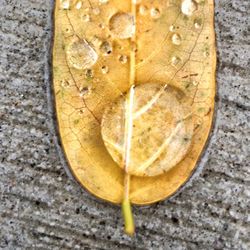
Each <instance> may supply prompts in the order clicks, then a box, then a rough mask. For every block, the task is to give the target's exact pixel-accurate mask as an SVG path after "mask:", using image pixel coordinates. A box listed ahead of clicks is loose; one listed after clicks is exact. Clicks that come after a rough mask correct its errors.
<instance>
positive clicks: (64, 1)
mask: <svg viewBox="0 0 250 250" xmlns="http://www.w3.org/2000/svg"><path fill="white" fill-rule="evenodd" d="M60 8H61V9H63V10H68V9H69V8H70V0H61V1H60Z"/></svg>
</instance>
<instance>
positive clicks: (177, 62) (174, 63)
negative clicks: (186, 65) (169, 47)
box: [171, 56, 181, 66]
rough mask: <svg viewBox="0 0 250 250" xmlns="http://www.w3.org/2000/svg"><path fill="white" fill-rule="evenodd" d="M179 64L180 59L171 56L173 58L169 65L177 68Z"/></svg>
mask: <svg viewBox="0 0 250 250" xmlns="http://www.w3.org/2000/svg"><path fill="white" fill-rule="evenodd" d="M180 62H181V59H180V57H178V56H173V57H172V58H171V64H172V65H173V66H177V65H178V64H179V63H180Z"/></svg>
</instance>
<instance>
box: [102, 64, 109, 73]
mask: <svg viewBox="0 0 250 250" xmlns="http://www.w3.org/2000/svg"><path fill="white" fill-rule="evenodd" d="M108 72H109V68H108V66H102V73H103V74H107V73H108Z"/></svg>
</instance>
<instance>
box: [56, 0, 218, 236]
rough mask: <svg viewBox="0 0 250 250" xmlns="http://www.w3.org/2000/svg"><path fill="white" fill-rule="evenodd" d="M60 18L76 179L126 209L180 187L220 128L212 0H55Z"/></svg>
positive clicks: (63, 112)
mask: <svg viewBox="0 0 250 250" xmlns="http://www.w3.org/2000/svg"><path fill="white" fill-rule="evenodd" d="M54 15H55V31H54V48H53V85H54V93H55V104H56V113H57V121H58V128H59V132H60V137H61V141H62V146H63V149H64V152H65V155H66V158H67V160H68V163H69V167H70V169H71V171H72V173H73V175H74V176H75V178H76V179H77V180H78V181H79V183H80V184H81V185H82V186H83V187H85V188H86V189H87V190H89V191H90V192H91V193H93V194H94V195H95V196H97V197H99V198H102V199H104V200H107V201H110V202H113V203H120V204H121V203H122V202H123V204H125V205H124V207H125V208H126V209H124V211H127V209H128V208H130V205H129V203H128V201H131V202H132V203H134V204H140V205H145V204H151V203H154V202H157V201H159V200H163V199H166V198H167V197H169V196H170V195H172V194H174V193H175V192H176V191H177V190H178V189H179V188H180V187H181V186H182V185H183V184H184V183H185V182H186V181H187V180H188V179H189V177H190V176H191V175H192V173H193V171H194V170H195V166H196V164H197V161H198V159H199V157H200V155H201V153H202V150H203V149H204V146H205V144H206V141H207V138H208V135H209V132H210V129H211V126H212V120H213V113H214V96H215V67H216V65H215V64H216V54H215V35H214V23H213V18H214V3H213V0H196V1H195V0H153V1H147V0H140V1H136V0H131V1H127V0H119V1H118V0H117V1H115V0H109V1H105V0H98V1H97V0H89V1H80V0H56V4H55V14H54ZM128 214H129V213H128ZM131 223H132V221H131ZM131 223H130V226H131ZM132 231H133V230H132V229H131V230H130V232H132Z"/></svg>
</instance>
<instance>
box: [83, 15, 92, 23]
mask: <svg viewBox="0 0 250 250" xmlns="http://www.w3.org/2000/svg"><path fill="white" fill-rule="evenodd" d="M82 20H83V22H89V20H90V16H89V15H88V14H83V15H82Z"/></svg>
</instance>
